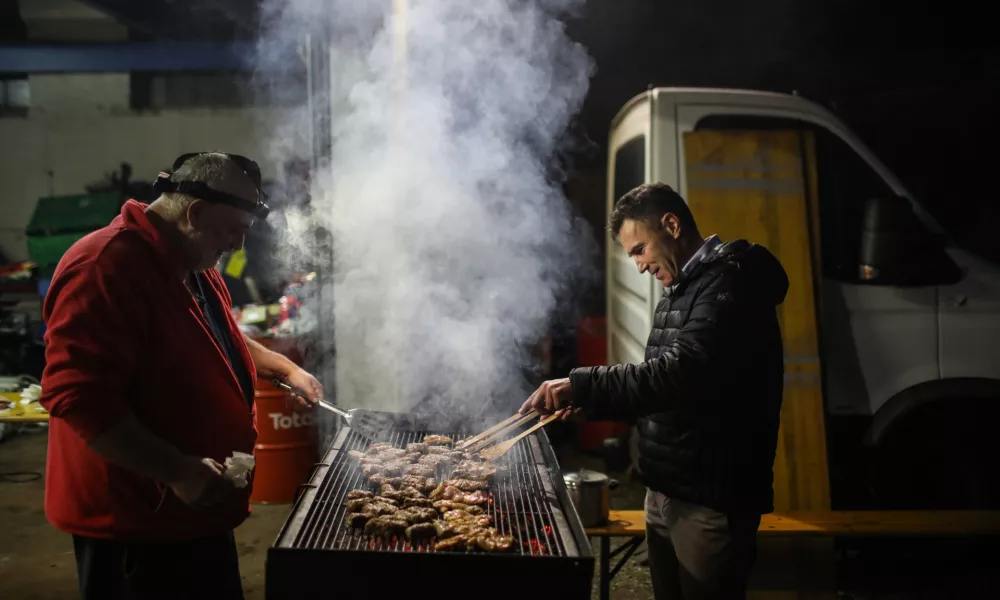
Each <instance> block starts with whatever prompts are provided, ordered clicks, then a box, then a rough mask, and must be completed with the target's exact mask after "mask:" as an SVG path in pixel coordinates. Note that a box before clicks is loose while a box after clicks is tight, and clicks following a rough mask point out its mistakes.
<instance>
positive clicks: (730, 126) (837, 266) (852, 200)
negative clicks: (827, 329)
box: [695, 115, 895, 281]
mask: <svg viewBox="0 0 1000 600" xmlns="http://www.w3.org/2000/svg"><path fill="white" fill-rule="evenodd" d="M695 129H696V130H698V131H734V130H743V131H761V130H776V129H780V130H785V131H799V132H803V133H804V132H811V133H812V134H813V137H814V139H815V147H816V171H817V173H816V175H817V177H816V180H817V183H818V185H817V187H818V203H817V204H818V206H819V223H820V238H821V246H822V248H821V250H822V260H823V274H824V275H825V276H826V277H830V278H833V279H838V280H842V281H853V280H855V279H856V274H857V268H858V263H859V254H860V249H861V230H862V225H863V220H864V213H865V203H866V202H867V201H868V200H869V199H870V198H893V197H894V196H895V194H894V192H893V191H892V189H891V188H890V187H889V186H888V184H886V183H885V181H884V180H883V179H882V177H880V176H879V174H878V173H877V172H875V171H874V170H873V169H872V168H871V166H869V165H868V163H867V162H865V160H864V159H863V158H862V157H861V156H859V155H858V154H857V153H856V152H855V151H854V149H852V148H851V147H850V146H848V145H847V143H846V142H844V141H843V140H842V139H840V137H838V136H837V135H835V134H833V133H832V132H830V131H829V130H827V129H826V128H824V127H821V126H819V125H816V124H814V123H809V122H806V121H800V120H797V119H787V118H779V117H759V116H750V115H713V116H709V117H705V118H704V119H702V120H701V121H699V122H698V124H697V126H696V127H695ZM803 143H805V138H804V136H803Z"/></svg>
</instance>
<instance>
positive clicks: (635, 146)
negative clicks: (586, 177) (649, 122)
mask: <svg viewBox="0 0 1000 600" xmlns="http://www.w3.org/2000/svg"><path fill="white" fill-rule="evenodd" d="M644 183H646V136H644V135H638V136H636V137H634V138H632V139H630V140H629V141H627V142H625V143H624V144H622V145H621V147H620V148H618V150H617V151H616V152H615V180H614V187H613V188H612V189H614V194H615V198H614V199H615V202H617V201H618V199H619V198H621V197H622V196H624V195H625V194H626V193H628V191H629V190H631V189H632V188H635V187H638V186H640V185H642V184H644Z"/></svg>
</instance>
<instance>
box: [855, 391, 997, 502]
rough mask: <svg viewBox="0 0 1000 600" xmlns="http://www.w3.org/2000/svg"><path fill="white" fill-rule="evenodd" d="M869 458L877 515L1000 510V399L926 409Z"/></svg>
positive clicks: (907, 417) (882, 439) (940, 402)
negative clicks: (999, 472) (884, 512)
mask: <svg viewBox="0 0 1000 600" xmlns="http://www.w3.org/2000/svg"><path fill="white" fill-rule="evenodd" d="M869 453H870V461H869V467H870V469H869V475H868V479H869V488H870V489H871V493H872V497H873V500H874V503H875V508H876V509H881V510H905V509H922V510H961V509H978V510H987V509H1000V478H998V477H997V475H996V473H997V469H998V465H1000V397H998V398H983V397H978V398H939V399H937V400H936V401H934V402H926V403H921V404H920V405H919V406H917V407H915V408H913V409H912V410H909V411H907V412H905V414H901V415H900V416H899V417H898V418H897V419H895V420H894V421H893V422H892V424H891V426H890V427H888V428H886V429H885V431H884V432H882V433H881V435H880V436H879V440H878V444H877V445H876V446H875V447H873V448H870V449H869Z"/></svg>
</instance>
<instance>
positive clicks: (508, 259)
mask: <svg viewBox="0 0 1000 600" xmlns="http://www.w3.org/2000/svg"><path fill="white" fill-rule="evenodd" d="M581 4H582V2H581V0H549V1H536V2H530V1H519V0H476V1H473V2H470V1H469V0H410V1H408V2H405V1H403V0H379V1H375V0H332V1H321V0H287V1H282V2H280V4H278V3H276V4H275V5H274V6H273V7H271V8H270V9H269V10H268V11H267V17H266V19H265V25H266V26H267V30H266V33H265V34H264V36H263V38H262V40H261V43H260V50H261V52H260V56H259V60H260V61H261V62H262V63H264V62H267V61H269V60H273V57H274V56H277V52H276V49H277V48H279V47H283V46H286V45H287V44H288V43H302V42H304V41H305V39H306V37H307V35H309V34H312V35H314V36H315V35H321V36H324V38H325V39H327V40H328V44H325V45H328V47H329V48H328V49H329V58H330V71H329V76H330V78H331V81H332V86H331V88H332V89H331V98H329V102H330V105H331V107H332V109H331V112H332V115H331V116H332V122H331V124H330V128H331V134H332V153H331V162H330V164H329V170H328V171H327V169H326V168H324V169H323V172H320V173H314V174H313V181H312V186H313V187H312V202H311V204H312V206H311V212H310V213H309V214H302V215H288V219H287V225H286V227H287V231H285V232H284V236H283V238H282V240H281V245H289V246H294V247H296V248H297V249H298V250H300V251H303V252H305V253H309V254H318V253H321V252H322V251H323V248H321V247H317V246H315V245H314V243H313V240H314V235H313V233H312V230H313V229H314V227H315V226H320V227H322V228H324V229H327V230H329V231H330V233H331V235H332V237H333V240H334V249H333V252H334V256H335V268H334V271H333V272H334V283H333V290H332V294H329V293H327V294H325V295H324V297H323V298H324V299H323V300H321V301H322V302H325V303H328V302H329V301H330V297H331V295H332V298H333V302H334V306H335V315H334V316H335V318H334V321H333V323H335V325H332V324H331V323H329V319H321V327H329V328H332V329H334V332H335V335H334V332H331V331H324V332H323V335H321V338H322V339H327V340H330V339H334V340H335V345H336V353H337V354H336V373H337V374H336V388H337V401H338V402H339V403H340V404H342V405H344V406H347V407H357V406H365V407H368V408H377V409H383V410H393V411H409V410H416V409H419V410H420V411H421V412H423V411H428V410H430V411H435V412H453V411H462V412H465V413H470V414H476V413H480V414H481V413H483V412H485V411H487V410H490V409H491V408H495V409H497V410H510V409H512V408H513V407H515V406H518V405H519V404H520V402H522V401H523V399H524V398H525V397H526V394H527V393H529V392H530V390H531V389H532V388H531V385H530V383H529V382H528V381H526V379H525V372H526V370H527V369H529V368H530V366H531V365H532V357H531V355H530V353H531V350H532V348H533V347H534V345H535V344H536V343H537V342H538V341H539V339H540V336H542V335H543V334H544V333H545V332H546V329H547V327H548V326H549V325H550V323H551V320H552V319H553V317H554V316H555V315H556V314H557V313H558V312H559V311H561V310H565V309H566V308H567V306H565V305H563V304H561V303H564V302H566V301H567V299H568V298H572V297H573V295H574V294H573V293H572V290H571V287H575V286H578V285H581V284H582V283H583V282H584V281H586V279H587V278H588V277H591V276H592V275H593V273H592V272H591V271H590V270H591V269H592V262H591V261H590V257H591V253H592V252H593V250H594V249H593V248H592V247H590V245H591V244H592V241H591V239H592V238H591V234H590V233H589V232H588V230H587V229H586V226H585V225H584V224H583V223H582V221H581V220H579V219H577V218H575V217H574V216H573V215H572V214H571V211H570V207H569V204H568V203H567V201H566V200H565V198H564V197H563V195H562V192H561V187H560V184H561V182H560V181H559V180H558V176H559V175H560V173H559V171H557V170H554V169H553V168H552V166H553V165H554V164H555V163H554V160H553V159H554V158H555V157H556V155H557V154H558V153H559V150H560V148H561V144H563V143H564V142H563V141H562V140H564V139H565V135H564V134H565V132H566V129H567V126H568V124H569V123H570V119H571V117H572V116H573V115H574V113H575V112H576V110H577V109H578V108H579V106H580V104H581V102H582V100H583V98H584V95H585V94H586V91H587V85H588V80H589V78H590V75H591V73H592V69H593V66H592V62H591V60H590V58H589V57H588V55H587V54H586V52H585V50H584V49H583V48H582V47H581V46H579V45H578V44H576V43H575V42H573V41H571V40H570V39H569V37H568V36H567V34H566V32H565V29H564V25H563V23H562V22H561V21H560V19H562V18H565V17H566V16H567V15H568V14H569V12H570V11H572V10H575V9H576V8H578V7H579V5H581ZM326 27H328V30H327V31H325V32H324V33H319V34H317V32H319V31H322V30H323V29H324V28H326ZM267 66H272V67H273V66H274V65H267ZM266 83H267V85H268V87H270V88H272V89H275V88H277V89H280V88H281V85H282V82H281V81H275V80H268V81H266ZM295 85H301V83H299V82H296V83H295ZM322 101H326V100H322ZM315 125H316V123H315V121H314V120H313V117H312V116H311V113H310V111H309V110H308V107H303V108H302V109H301V110H296V111H292V112H291V113H290V116H289V115H288V114H286V116H285V117H284V118H283V119H281V121H280V122H278V123H275V124H272V130H273V132H274V133H273V137H274V141H273V143H272V144H271V145H270V146H271V148H272V150H273V152H274V154H275V156H272V157H271V158H272V160H276V161H278V162H283V161H284V160H285V159H287V158H291V156H292V155H293V154H296V153H297V155H301V153H302V152H303V151H304V149H307V148H308V147H309V136H310V131H311V127H314V126H315ZM326 291H327V292H329V290H326ZM320 308H322V307H320ZM321 312H322V311H321ZM325 383H326V385H327V387H330V382H329V381H326V382H325ZM508 414H509V413H508Z"/></svg>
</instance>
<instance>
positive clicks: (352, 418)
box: [271, 379, 393, 441]
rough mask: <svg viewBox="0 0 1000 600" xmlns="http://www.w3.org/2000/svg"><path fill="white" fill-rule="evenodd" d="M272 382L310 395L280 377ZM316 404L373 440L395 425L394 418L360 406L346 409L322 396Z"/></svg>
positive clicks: (298, 394)
mask: <svg viewBox="0 0 1000 600" xmlns="http://www.w3.org/2000/svg"><path fill="white" fill-rule="evenodd" d="M271 383H272V384H274V386H275V387H277V388H280V389H282V390H285V391H286V392H288V393H290V394H294V395H296V396H300V397H302V398H308V396H306V395H305V394H304V393H302V392H301V391H299V390H297V389H295V388H293V387H292V386H290V385H288V384H287V383H285V382H284V381H282V380H280V379H272V380H271ZM316 404H318V405H319V406H320V407H322V408H325V409H326V410H328V411H330V412H332V413H334V414H336V415H339V416H340V418H342V419H343V420H344V423H346V424H347V426H348V427H350V428H351V430H352V431H356V432H357V433H358V434H359V435H361V436H362V437H365V438H368V439H369V440H372V441H378V440H379V439H381V437H382V435H383V434H384V433H385V432H386V431H388V430H389V429H390V428H391V427H392V425H393V423H392V420H391V419H389V418H388V417H384V416H382V415H379V414H378V413H373V412H370V411H367V410H363V409H360V408H352V409H350V410H344V409H342V408H340V407H339V406H337V405H335V404H333V403H332V402H329V401H327V400H324V399H322V398H320V399H319V400H318V401H317V402H316Z"/></svg>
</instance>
